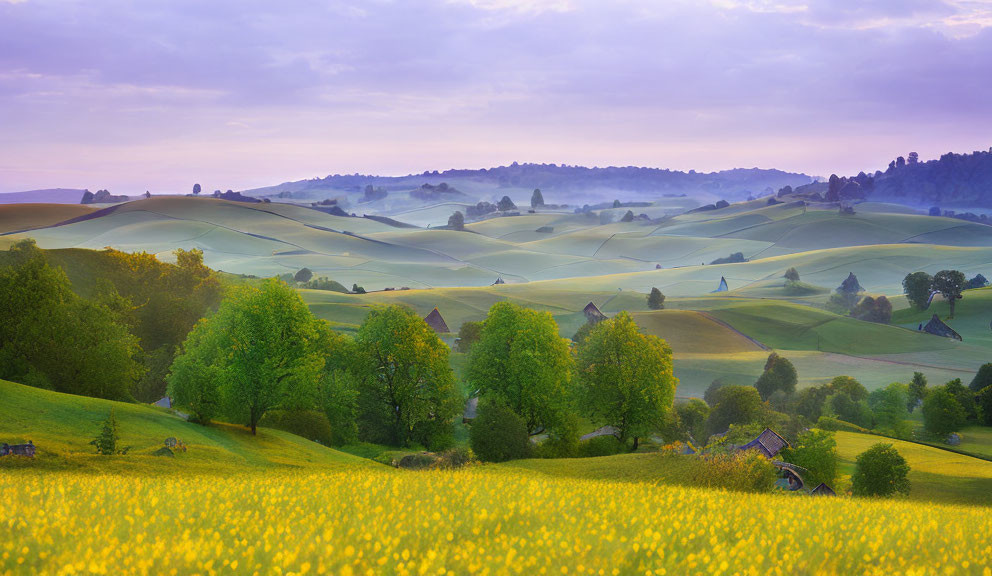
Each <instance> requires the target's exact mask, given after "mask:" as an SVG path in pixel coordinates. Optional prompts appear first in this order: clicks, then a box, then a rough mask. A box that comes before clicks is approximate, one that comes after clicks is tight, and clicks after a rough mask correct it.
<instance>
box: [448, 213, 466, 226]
mask: <svg viewBox="0 0 992 576" xmlns="http://www.w3.org/2000/svg"><path fill="white" fill-rule="evenodd" d="M448 228H451V229H452V230H459V231H461V230H464V229H465V215H464V214H462V213H461V211H460V210H456V211H455V213H454V214H452V215H451V216H449V217H448Z"/></svg>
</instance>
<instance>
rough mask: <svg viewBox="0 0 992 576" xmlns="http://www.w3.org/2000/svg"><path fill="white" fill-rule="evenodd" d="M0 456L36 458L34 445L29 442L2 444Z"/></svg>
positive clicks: (0, 445)
mask: <svg viewBox="0 0 992 576" xmlns="http://www.w3.org/2000/svg"><path fill="white" fill-rule="evenodd" d="M0 456H27V457H28V458H34V443H33V442H31V441H30V440H28V443H27V444H13V445H11V444H7V443H4V444H0Z"/></svg>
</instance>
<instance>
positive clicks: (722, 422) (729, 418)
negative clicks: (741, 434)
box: [706, 386, 763, 434]
mask: <svg viewBox="0 0 992 576" xmlns="http://www.w3.org/2000/svg"><path fill="white" fill-rule="evenodd" d="M716 397H717V402H716V405H715V406H713V409H712V410H711V411H710V415H709V417H708V418H707V420H706V429H707V431H708V432H709V433H710V434H717V433H719V432H723V431H724V430H727V429H728V428H729V427H730V425H731V424H747V423H748V422H753V421H755V420H757V419H758V418H759V417H760V416H761V413H762V411H763V406H762V403H761V396H759V394H758V391H757V390H756V389H755V388H753V387H751V386H724V387H723V388H721V389H720V391H719V393H718V394H717V395H716Z"/></svg>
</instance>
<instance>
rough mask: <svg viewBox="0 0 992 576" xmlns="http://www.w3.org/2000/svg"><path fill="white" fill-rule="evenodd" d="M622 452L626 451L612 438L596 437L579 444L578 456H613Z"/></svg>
mask: <svg viewBox="0 0 992 576" xmlns="http://www.w3.org/2000/svg"><path fill="white" fill-rule="evenodd" d="M624 451H626V450H625V448H624V445H623V444H621V443H619V442H617V439H616V438H614V437H613V436H596V437H595V438H590V439H588V440H583V441H582V442H579V456H581V457H583V458H594V457H596V456H613V455H614V454H619V453H620V452H624Z"/></svg>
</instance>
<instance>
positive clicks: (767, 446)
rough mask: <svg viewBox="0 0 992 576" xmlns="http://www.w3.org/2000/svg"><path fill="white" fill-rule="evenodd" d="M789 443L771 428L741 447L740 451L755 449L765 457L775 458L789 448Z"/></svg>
mask: <svg viewBox="0 0 992 576" xmlns="http://www.w3.org/2000/svg"><path fill="white" fill-rule="evenodd" d="M788 446H789V443H788V442H786V440H785V438H782V437H781V436H779V435H778V434H776V433H775V432H774V431H773V430H772V429H771V428H765V429H764V430H763V431H762V432H761V434H758V437H757V438H755V439H754V440H751V441H750V442H748V443H747V444H745V445H743V446H741V447H740V448H739V450H750V449H752V448H753V449H755V450H758V451H759V452H761V453H762V454H764V455H765V457H766V458H774V457H775V455H776V454H778V453H779V452H781V451H782V449H783V448H788Z"/></svg>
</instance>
